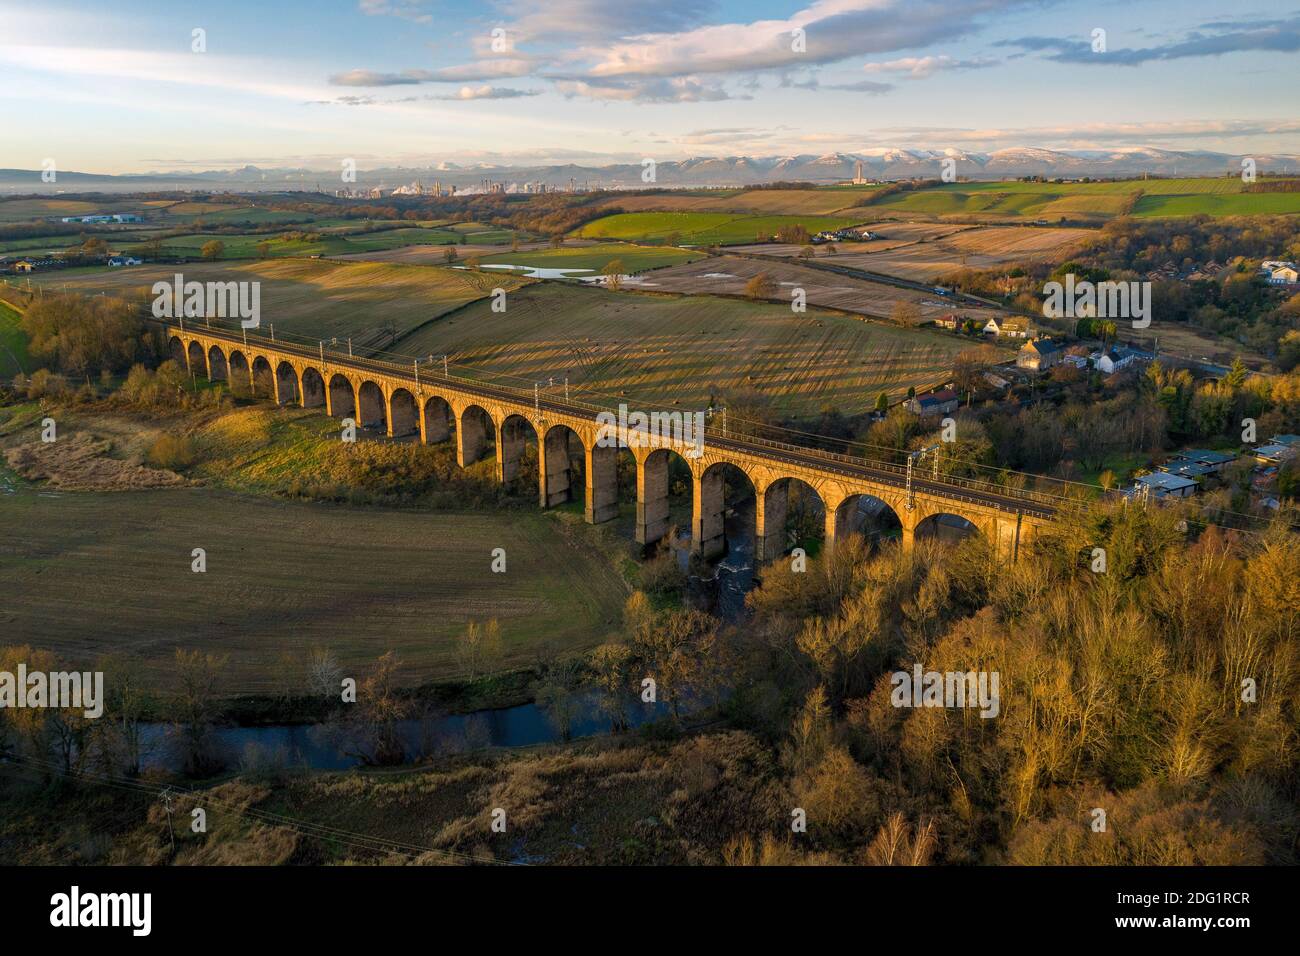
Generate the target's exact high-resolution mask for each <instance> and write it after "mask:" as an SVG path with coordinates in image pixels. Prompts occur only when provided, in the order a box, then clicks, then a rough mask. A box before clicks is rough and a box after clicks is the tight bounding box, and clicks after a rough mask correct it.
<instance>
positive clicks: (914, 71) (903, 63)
mask: <svg viewBox="0 0 1300 956" xmlns="http://www.w3.org/2000/svg"><path fill="white" fill-rule="evenodd" d="M995 62H996V61H995V60H985V59H976V60H956V59H953V58H952V57H950V56H909V57H903V58H902V59H899V60H889V61H888V62H885V63H868V64H867V65H866V66H864V67H863V68H862V69H863V71H864V72H867V73H901V74H906V75H907V77H908V78H909V79H913V80H922V79H925V78H926V77H928V76H933V75H934V74H935V73H938V72H940V71H945V70H977V69H980V68H982V67H986V66H993V65H994V63H995Z"/></svg>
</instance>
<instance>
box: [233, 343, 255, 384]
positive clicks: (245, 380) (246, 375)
mask: <svg viewBox="0 0 1300 956" xmlns="http://www.w3.org/2000/svg"><path fill="white" fill-rule="evenodd" d="M252 380H253V379H252V371H251V370H250V369H249V367H248V357H247V356H246V355H244V353H243V352H241V351H239V350H238V349H235V350H234V351H233V352H231V353H230V390H231V391H232V392H234V393H235V394H236V395H247V394H248V391H249V389H250V388H251V387H252Z"/></svg>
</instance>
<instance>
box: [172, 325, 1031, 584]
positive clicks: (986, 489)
mask: <svg viewBox="0 0 1300 956" xmlns="http://www.w3.org/2000/svg"><path fill="white" fill-rule="evenodd" d="M168 335H169V337H170V347H171V349H172V351H173V354H174V355H175V356H176V357H177V358H178V359H179V358H181V357H182V355H183V357H184V360H185V363H186V365H187V366H188V368H189V369H190V370H191V371H193V372H195V373H201V374H203V375H205V376H207V377H208V378H209V379H213V380H232V379H237V378H247V380H248V381H249V384H250V386H252V387H253V388H254V389H256V388H257V383H258V381H259V380H260V381H261V383H262V387H263V388H264V389H266V390H268V391H270V392H271V394H273V396H274V398H275V400H276V402H277V403H278V404H281V405H285V404H300V405H302V406H304V407H320V406H323V407H324V409H325V412H326V414H328V415H332V416H334V417H337V418H353V419H354V420H355V421H356V422H357V423H358V424H359V425H362V426H365V427H368V428H383V429H384V430H385V431H386V433H387V434H388V435H389V436H391V437H400V436H405V435H415V434H418V435H419V439H420V441H421V442H424V443H437V442H443V441H447V440H449V439H450V438H451V437H452V436H453V434H454V437H455V441H456V460H457V462H458V464H459V465H460V466H461V467H466V466H468V465H470V464H472V463H474V462H475V461H478V460H479V459H480V458H482V457H484V455H485V453H486V451H487V450H488V436H489V435H493V434H494V435H495V440H496V474H497V478H498V480H500V481H510V480H513V479H514V478H515V477H516V476H517V474H518V470H519V463H520V458H521V456H522V454H523V451H524V447H525V437H526V428H531V429H532V430H533V432H534V433H535V434H536V436H537V444H538V455H537V457H538V470H539V479H538V480H539V488H538V498H539V502H540V504H541V506H542V507H543V508H548V507H552V506H554V505H557V504H561V503H563V502H566V501H568V500H570V497H571V496H572V495H573V494H574V488H573V485H574V484H576V482H573V480H572V477H573V476H572V474H571V467H570V457H569V454H570V443H571V442H573V441H576V442H578V443H580V444H581V447H582V454H583V457H584V458H585V469H584V470H585V475H586V480H585V502H584V504H585V514H586V519H587V521H588V522H590V523H592V524H595V523H598V522H602V521H608V520H610V519H611V518H613V517H614V516H615V515H616V514H617V512H618V483H617V474H616V460H617V454H618V451H619V449H617V448H615V447H612V446H611V447H601V446H600V445H598V444H597V436H598V435H599V433H600V431H601V426H600V425H599V424H598V423H597V421H596V414H597V412H599V411H605V410H606V409H602V408H598V407H596V406H591V405H586V404H583V403H577V402H557V401H554V400H552V399H550V398H543V397H539V396H535V395H534V394H533V393H530V392H527V391H525V390H522V389H515V388H509V387H505V386H498V385H493V384H485V383H481V382H477V381H473V380H468V379H464V378H461V377H458V376H446V375H444V374H443V373H442V370H441V369H439V370H434V369H432V368H430V369H428V370H427V371H426V370H421V369H417V368H416V367H415V366H404V365H397V364H395V363H391V362H384V361H379V360H375V359H367V358H355V357H352V356H347V355H339V354H337V353H335V352H331V351H328V350H325V349H324V348H323V347H320V348H317V349H312V348H311V347H309V346H302V345H296V344H290V343H285V342H282V341H275V340H273V339H267V338H264V337H262V336H260V335H259V336H246V335H240V334H239V333H235V332H230V331H225V330H217V329H213V328H207V327H204V326H198V327H194V326H190V327H188V328H184V327H178V326H177V325H174V324H171V323H169V324H168ZM622 437H624V434H623V433H620V438H622ZM636 437H637V436H636V435H635V434H634V435H633V439H634V440H635V439H636ZM628 450H629V451H630V452H631V454H632V455H633V457H634V458H635V460H636V495H637V505H636V539H637V541H639V542H641V543H642V544H649V543H652V542H655V541H658V540H659V539H660V538H662V537H663V536H664V535H665V534H666V533H667V531H668V528H669V514H668V508H669V505H668V487H669V478H668V474H669V472H668V464H669V456H670V455H671V454H677V453H680V452H683V451H686V448H684V447H679V448H669V447H654V446H651V447H631V448H629V449H628ZM575 457H576V456H575ZM683 460H684V461H685V462H686V463H687V465H688V467H689V468H690V472H691V477H692V485H693V496H692V497H693V503H692V520H691V547H692V549H693V550H695V551H697V552H700V553H702V554H703V555H704V556H705V557H714V556H716V555H718V554H720V553H722V552H723V551H725V549H726V543H725V540H724V536H723V518H724V512H725V502H724V491H723V476H724V471H725V469H724V468H723V467H722V466H724V465H732V466H734V467H735V468H737V469H739V470H740V471H741V472H742V473H743V474H744V475H745V476H746V477H747V478H748V479H749V481H750V482H751V483H752V485H753V488H754V494H755V500H756V506H755V512H756V528H755V545H754V547H755V561H770V560H773V559H774V558H776V557H778V556H779V555H780V554H782V553H783V552H784V551H785V550H786V548H787V545H786V540H785V539H786V535H785V524H786V512H787V507H788V500H789V496H788V494H787V489H788V485H789V483H790V482H803V483H804V484H806V485H807V486H808V487H810V488H811V489H812V490H813V491H814V492H816V494H817V495H818V497H819V498H820V499H821V502H822V504H823V505H824V507H825V520H826V545H827V546H828V547H829V546H833V544H834V541H835V539H836V538H837V537H840V536H842V535H844V534H847V533H850V532H851V531H852V524H853V520H854V516H855V515H856V513H857V511H858V504H859V501H860V499H862V497H863V496H872V497H875V498H877V499H879V500H881V501H883V502H884V503H885V504H886V505H888V506H889V507H890V508H891V509H892V510H893V512H894V514H896V515H897V516H898V519H899V521H900V523H901V524H902V544H903V547H904V549H910V548H911V547H912V545H913V542H914V539H915V537H916V535H917V532H918V530H919V529H921V528H923V527H926V528H929V527H932V525H927V522H933V521H934V520H935V519H936V518H940V517H942V516H948V515H952V516H956V517H959V518H963V519H965V520H966V521H968V522H970V523H971V524H972V525H974V526H975V528H976V529H978V531H979V533H981V534H983V535H985V536H986V537H987V538H988V539H989V540H991V541H993V542H994V543H995V545H996V548H997V552H998V554H999V556H1000V557H1001V558H1002V559H1003V560H1014V559H1015V557H1016V556H1017V555H1018V554H1019V552H1020V549H1021V548H1022V547H1023V546H1024V545H1025V544H1026V543H1027V542H1029V541H1031V540H1032V539H1033V537H1034V535H1035V533H1036V532H1037V531H1038V530H1039V529H1041V528H1042V527H1044V526H1045V525H1046V524H1047V523H1049V522H1050V521H1051V520H1052V518H1053V516H1054V514H1055V504H1054V499H1052V498H1051V497H1050V496H1044V495H1039V494H1033V493H1031V492H1028V491H1022V490H1017V489H1009V488H1003V487H1001V486H994V485H989V484H987V483H984V482H978V481H969V480H965V479H956V478H947V477H940V478H937V479H936V478H934V477H933V476H932V475H930V474H929V469H928V468H926V467H924V466H920V467H918V468H917V470H916V473H915V474H914V475H913V477H912V479H911V481H910V483H909V481H908V478H907V470H906V468H904V467H903V466H900V465H893V464H883V463H873V462H868V461H864V460H862V459H857V458H852V457H849V456H844V455H837V454H833V453H830V452H823V451H817V450H813V449H808V448H801V447H799V446H796V445H787V444H783V443H779V442H769V441H766V440H763V439H756V438H747V437H745V438H742V437H728V436H726V435H723V434H722V433H721V432H720V431H719V430H718V429H716V428H714V427H713V425H712V423H710V426H709V427H708V428H707V429H706V438H705V441H704V452H703V455H702V456H700V457H697V458H686V457H683Z"/></svg>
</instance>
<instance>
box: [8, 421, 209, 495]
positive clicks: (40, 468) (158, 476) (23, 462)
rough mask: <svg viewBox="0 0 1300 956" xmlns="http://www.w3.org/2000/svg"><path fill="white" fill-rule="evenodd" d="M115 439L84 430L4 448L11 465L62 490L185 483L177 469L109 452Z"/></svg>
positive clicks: (171, 486) (138, 487)
mask: <svg viewBox="0 0 1300 956" xmlns="http://www.w3.org/2000/svg"><path fill="white" fill-rule="evenodd" d="M111 449H112V442H110V441H107V440H104V439H100V438H96V437H94V436H93V435H89V434H86V433H84V432H82V433H79V434H74V435H72V436H70V437H68V438H62V439H59V440H58V441H54V442H50V443H48V444H46V443H44V442H41V441H32V442H28V443H26V444H22V445H19V446H17V447H16V448H11V449H9V450H8V451H6V452H5V460H6V461H7V462H8V463H9V467H10V468H12V469H13V470H14V471H16V472H18V474H19V475H21V476H22V477H23V478H26V479H27V480H29V481H47V482H49V484H50V485H51V486H52V487H54V488H58V489H60V490H61V491H136V490H140V489H142V488H174V487H177V486H180V485H184V484H186V481H185V479H184V478H182V477H181V476H180V475H178V474H176V473H175V472H174V471H168V470H166V469H161V468H147V467H144V466H142V465H140V464H137V463H134V462H131V461H124V460H121V459H118V458H112V457H110V456H109V452H110V450H111Z"/></svg>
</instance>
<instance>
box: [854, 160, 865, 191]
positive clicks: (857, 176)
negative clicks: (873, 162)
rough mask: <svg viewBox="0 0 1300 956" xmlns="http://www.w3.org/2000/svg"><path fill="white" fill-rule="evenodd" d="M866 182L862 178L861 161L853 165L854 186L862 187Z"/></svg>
mask: <svg viewBox="0 0 1300 956" xmlns="http://www.w3.org/2000/svg"><path fill="white" fill-rule="evenodd" d="M865 182H866V179H864V178H863V176H862V160H860V159H859V160H858V161H857V162H856V163H854V164H853V185H855V186H861V185H862V184H863V183H865Z"/></svg>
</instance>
